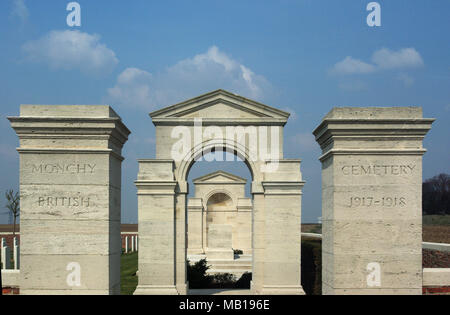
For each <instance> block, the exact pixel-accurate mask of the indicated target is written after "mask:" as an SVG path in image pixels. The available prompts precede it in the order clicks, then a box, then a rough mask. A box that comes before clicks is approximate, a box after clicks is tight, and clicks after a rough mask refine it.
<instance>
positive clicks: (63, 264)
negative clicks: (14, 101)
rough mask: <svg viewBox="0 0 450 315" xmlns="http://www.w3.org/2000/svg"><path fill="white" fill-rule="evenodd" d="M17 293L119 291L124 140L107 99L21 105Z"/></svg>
mask: <svg viewBox="0 0 450 315" xmlns="http://www.w3.org/2000/svg"><path fill="white" fill-rule="evenodd" d="M9 120H10V122H11V125H12V127H13V128H14V130H15V131H16V133H17V135H18V136H19V139H20V147H19V148H18V151H19V153H20V196H21V200H20V201H21V220H20V225H21V226H20V228H21V231H20V232H21V237H20V242H21V246H20V247H21V257H20V258H21V270H20V276H21V282H20V293H21V294H119V293H120V254H121V241H120V211H121V199H120V198H121V196H120V193H121V162H122V160H123V158H122V156H121V151H122V146H123V144H124V143H125V142H126V141H127V138H128V135H129V133H130V131H129V130H128V129H127V128H126V127H125V125H124V124H123V123H122V121H121V119H120V117H119V116H118V115H117V114H116V113H115V112H114V111H113V110H112V108H111V107H109V106H66V105H63V106H46V105H45V106H40V105H39V106H35V105H22V106H21V107H20V117H10V118H9Z"/></svg>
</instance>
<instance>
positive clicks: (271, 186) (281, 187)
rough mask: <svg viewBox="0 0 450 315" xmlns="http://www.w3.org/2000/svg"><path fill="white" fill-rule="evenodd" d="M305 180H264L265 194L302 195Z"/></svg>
mask: <svg viewBox="0 0 450 315" xmlns="http://www.w3.org/2000/svg"><path fill="white" fill-rule="evenodd" d="M304 185H305V182H304V181H296V182H283V181H263V182H262V186H263V187H264V194H265V195H302V189H303V186H304Z"/></svg>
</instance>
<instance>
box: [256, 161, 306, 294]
mask: <svg viewBox="0 0 450 315" xmlns="http://www.w3.org/2000/svg"><path fill="white" fill-rule="evenodd" d="M275 163H276V165H277V167H276V168H274V167H273V165H274V164H275ZM269 164H272V166H269ZM266 165H267V166H268V167H267V168H268V169H274V170H275V171H274V172H268V173H265V174H264V181H263V182H262V185H263V187H264V199H265V211H264V221H265V228H264V272H263V287H262V292H261V293H262V294H269V295H271V294H288V295H293V294H305V293H304V291H303V288H302V285H301V195H302V189H303V185H304V182H303V181H302V176H301V173H300V160H287V159H286V160H277V161H269V162H267V163H266Z"/></svg>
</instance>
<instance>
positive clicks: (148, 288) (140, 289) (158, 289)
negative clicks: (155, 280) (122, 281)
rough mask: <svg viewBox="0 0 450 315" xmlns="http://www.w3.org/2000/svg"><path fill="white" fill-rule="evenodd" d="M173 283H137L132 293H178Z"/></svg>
mask: <svg viewBox="0 0 450 315" xmlns="http://www.w3.org/2000/svg"><path fill="white" fill-rule="evenodd" d="M180 294H181V293H179V292H178V290H177V288H176V287H175V286H174V285H167V286H165V285H138V286H137V288H136V291H134V293H133V295H180Z"/></svg>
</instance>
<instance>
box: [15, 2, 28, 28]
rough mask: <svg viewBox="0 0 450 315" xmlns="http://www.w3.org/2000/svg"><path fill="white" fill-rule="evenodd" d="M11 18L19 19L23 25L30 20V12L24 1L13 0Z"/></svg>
mask: <svg viewBox="0 0 450 315" xmlns="http://www.w3.org/2000/svg"><path fill="white" fill-rule="evenodd" d="M11 16H13V17H18V18H19V19H20V21H21V22H22V23H25V22H26V21H27V20H28V17H29V16H30V12H29V11H28V8H27V5H26V4H25V1H24V0H13V3H12V10H11Z"/></svg>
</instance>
